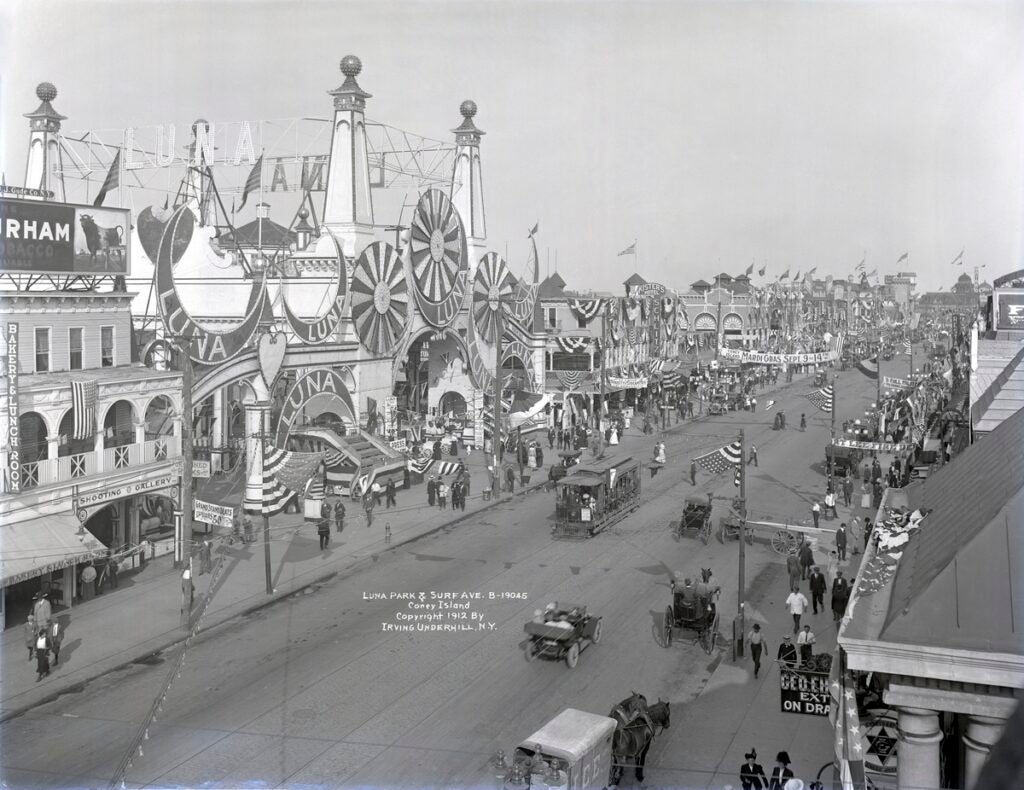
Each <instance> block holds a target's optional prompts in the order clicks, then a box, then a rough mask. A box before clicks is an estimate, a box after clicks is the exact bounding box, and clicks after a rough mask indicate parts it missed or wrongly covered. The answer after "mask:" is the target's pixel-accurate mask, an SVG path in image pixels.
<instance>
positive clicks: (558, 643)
mask: <svg viewBox="0 0 1024 790" xmlns="http://www.w3.org/2000/svg"><path fill="white" fill-rule="evenodd" d="M523 630H524V631H525V632H526V634H527V636H529V637H530V638H529V640H528V641H527V643H526V660H527V661H533V660H534V659H535V658H540V657H543V658H553V659H554V660H556V661H561V660H563V659H564V660H565V663H566V666H568V667H569V668H570V669H572V668H573V667H575V666H576V664H577V663H578V662H579V660H580V653H582V652H583V651H584V650H585V649H586V648H588V647H589V646H590V645H596V644H597V643H598V642H600V641H601V618H600V617H596V616H595V615H590V614H587V607H585V606H573V605H571V604H563V605H562V606H559V605H558V604H549V605H548V607H547V609H546V610H545V611H544V612H543V614H542V615H540V616H539V617H538V618H535V619H533V620H531V621H530V622H528V623H527V624H526V625H524V626H523Z"/></svg>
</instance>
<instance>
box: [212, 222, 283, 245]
mask: <svg viewBox="0 0 1024 790" xmlns="http://www.w3.org/2000/svg"><path fill="white" fill-rule="evenodd" d="M261 223H262V225H263V235H262V237H261V236H260V224H261ZM296 239H297V235H296V234H295V233H293V232H292V231H290V230H288V228H286V227H284V226H283V225H278V224H277V223H276V222H274V220H272V219H270V218H269V217H257V218H256V219H254V220H253V221H252V222H250V223H248V224H247V225H242V226H241V227H240V228H235V231H234V233H231V232H230V231H229V232H228V233H225V234H224V235H222V236H221V237H220V239H219V242H220V246H221V248H222V249H230V248H231V246H232V245H234V244H236V243H237V244H238V246H239V247H256V246H257V245H258V244H260V243H261V242H262V244H263V246H264V247H265V248H270V249H274V248H277V247H287V246H288V245H289V244H292V243H293V242H295V240H296Z"/></svg>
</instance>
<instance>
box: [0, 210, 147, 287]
mask: <svg viewBox="0 0 1024 790" xmlns="http://www.w3.org/2000/svg"><path fill="white" fill-rule="evenodd" d="M130 233H131V220H130V218H129V213H128V210H127V209H119V208H96V207H94V206H76V205H72V204H70V203H49V202H44V201H40V200H17V199H16V198H7V197H0V271H2V272H11V273H15V272H24V273H26V274H87V275H103V274H111V275H126V274H128V273H129V272H130V266H129V256H128V252H129V249H130V247H131V245H130V244H129V240H130V239H129V235H130Z"/></svg>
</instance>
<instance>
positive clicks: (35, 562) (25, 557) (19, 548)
mask: <svg viewBox="0 0 1024 790" xmlns="http://www.w3.org/2000/svg"><path fill="white" fill-rule="evenodd" d="M80 526H81V525H80V524H79V523H78V518H77V517H76V516H75V515H74V514H73V513H54V514H50V515H44V514H41V513H35V514H34V516H33V517H32V518H29V519H26V520H23V521H18V522H16V523H14V524H4V526H3V527H0V586H3V587H8V586H10V585H12V584H17V583H18V582H23V581H26V580H28V579H32V578H35V577H36V576H42V575H43V574H44V573H52V572H53V571H58V570H61V569H62V568H67V567H68V566H70V565H77V564H78V563H80V562H85V561H86V560H91V559H96V558H99V557H105V556H106V555H107V547H106V546H104V545H103V544H102V543H100V541H99V540H98V539H97V538H96V536H95V535H93V534H92V533H91V532H89V531H88V530H87V529H85V528H84V527H81V534H79V527H80Z"/></svg>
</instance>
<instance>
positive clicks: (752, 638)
mask: <svg viewBox="0 0 1024 790" xmlns="http://www.w3.org/2000/svg"><path fill="white" fill-rule="evenodd" d="M747 644H748V645H750V657H751V658H752V659H753V661H754V677H755V678H757V674H758V673H759V672H760V671H761V652H762V651H763V650H767V649H768V644H767V643H766V642H765V641H764V634H762V633H761V624H760V623H754V627H753V628H752V629H750V633H749V634H747Z"/></svg>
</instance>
